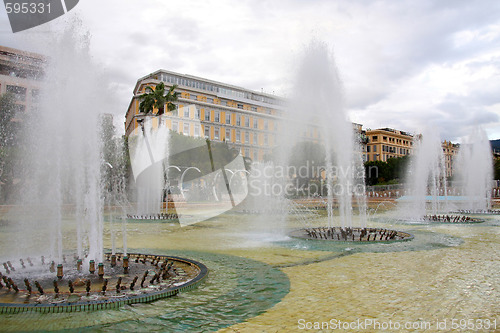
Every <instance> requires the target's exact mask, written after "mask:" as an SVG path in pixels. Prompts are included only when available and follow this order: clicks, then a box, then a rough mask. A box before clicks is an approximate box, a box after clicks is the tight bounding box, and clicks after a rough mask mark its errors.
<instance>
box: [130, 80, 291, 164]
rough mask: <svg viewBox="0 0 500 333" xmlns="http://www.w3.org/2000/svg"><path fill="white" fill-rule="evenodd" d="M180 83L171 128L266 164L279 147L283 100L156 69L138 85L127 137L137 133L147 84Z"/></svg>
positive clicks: (170, 118)
mask: <svg viewBox="0 0 500 333" xmlns="http://www.w3.org/2000/svg"><path fill="white" fill-rule="evenodd" d="M160 82H164V84H165V86H166V87H167V88H169V87H171V86H172V85H174V84H175V85H177V89H176V91H177V92H179V93H180V95H179V99H178V101H177V103H176V104H177V109H176V110H175V111H174V112H168V114H167V115H168V117H167V119H166V124H165V126H167V127H168V128H169V129H171V130H173V131H175V132H178V133H182V134H185V135H190V136H195V137H206V138H208V139H210V140H212V141H224V142H226V143H227V144H228V145H229V146H230V147H232V148H236V149H239V150H240V151H241V153H242V155H243V156H245V157H250V158H252V159H254V160H262V159H263V158H264V156H265V155H266V154H269V153H270V152H271V151H270V149H271V148H272V147H273V146H275V145H276V132H277V129H278V126H279V125H278V119H279V118H280V116H281V114H282V112H283V109H284V103H285V100H284V99H283V98H280V97H277V96H275V95H271V94H266V93H258V92H255V91H251V90H248V89H244V88H241V87H236V86H232V85H228V84H225V83H221V82H216V81H212V80H207V79H203V78H199V77H195V76H191V75H183V74H179V73H174V72H171V71H166V70H158V71H156V72H154V73H151V74H149V75H146V76H144V77H142V78H140V79H139V80H138V81H137V84H136V86H135V88H134V96H133V98H132V100H131V102H130V104H129V108H128V110H127V113H126V116H125V134H126V135H127V136H128V135H130V134H132V133H137V130H138V124H137V115H138V114H139V104H140V99H139V97H140V96H141V95H142V94H143V93H144V92H145V89H146V87H147V86H150V87H155V86H156V85H157V84H158V83H160Z"/></svg>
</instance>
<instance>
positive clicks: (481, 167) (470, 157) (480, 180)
mask: <svg viewBox="0 0 500 333" xmlns="http://www.w3.org/2000/svg"><path fill="white" fill-rule="evenodd" d="M456 163H457V174H458V177H457V179H458V181H457V183H458V187H459V188H460V191H461V193H463V195H464V197H465V200H463V201H462V204H461V207H460V208H461V210H462V211H467V212H470V213H488V212H490V213H495V212H494V211H492V210H491V192H492V189H493V157H492V154H491V146H490V143H489V141H488V137H487V135H486V133H485V132H484V130H483V129H481V128H475V129H474V130H473V132H472V133H471V134H470V136H469V137H468V138H466V140H465V141H464V142H463V143H462V144H461V146H460V151H459V154H458V157H457V162H456Z"/></svg>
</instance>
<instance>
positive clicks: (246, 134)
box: [245, 131, 250, 143]
mask: <svg viewBox="0 0 500 333" xmlns="http://www.w3.org/2000/svg"><path fill="white" fill-rule="evenodd" d="M249 142H250V133H248V131H245V143H249Z"/></svg>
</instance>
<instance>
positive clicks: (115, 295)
mask: <svg viewBox="0 0 500 333" xmlns="http://www.w3.org/2000/svg"><path fill="white" fill-rule="evenodd" d="M42 258H43V257H42ZM19 261H20V263H21V264H20V265H17V266H19V267H17V269H16V268H15V267H14V266H13V264H12V263H11V262H7V263H5V264H4V271H6V273H7V274H5V273H3V272H2V277H1V280H2V282H3V284H2V286H3V287H2V288H1V289H0V314H3V313H8V314H13V313H20V312H29V311H36V312H43V313H58V312H75V311H94V310H103V309H115V308H118V307H121V306H123V305H127V304H136V303H147V302H152V301H156V300H158V299H161V298H165V297H170V296H174V295H177V294H178V293H179V292H181V291H185V290H189V289H191V288H194V287H196V286H197V285H198V284H199V283H200V282H201V281H202V280H203V279H204V278H205V277H206V276H207V274H208V269H207V267H206V266H205V265H203V264H202V263H200V262H197V261H194V260H191V259H186V258H180V257H174V256H166V255H151V254H149V255H148V254H140V253H129V254H128V256H127V257H123V255H122V254H119V253H118V254H116V255H115V256H114V257H113V256H112V255H111V254H106V260H105V262H104V263H102V264H98V265H96V264H95V263H94V269H95V271H94V272H93V273H90V271H88V272H84V269H83V265H81V266H80V271H79V270H78V261H77V260H75V263H74V264H73V265H70V264H65V265H66V266H67V267H63V270H64V275H63V276H62V277H61V278H59V277H58V275H60V274H59V269H58V268H59V266H60V265H58V267H57V269H56V267H55V266H56V265H55V264H53V262H51V263H48V262H44V259H42V260H38V261H39V262H37V263H34V262H33V261H34V260H33V261H32V259H29V258H28V259H26V260H22V259H20V260H19ZM125 262H128V270H127V272H125V268H124V267H125V266H127V265H126V264H125ZM21 265H22V267H21ZM69 266H73V267H71V268H70V267H69ZM88 266H89V267H88V268H87V269H89V270H90V267H92V266H93V265H92V263H90V264H88ZM101 268H102V271H101ZM56 270H57V272H56ZM26 281H27V282H26ZM105 281H106V282H105ZM56 282H57V283H56ZM70 283H71V285H70Z"/></svg>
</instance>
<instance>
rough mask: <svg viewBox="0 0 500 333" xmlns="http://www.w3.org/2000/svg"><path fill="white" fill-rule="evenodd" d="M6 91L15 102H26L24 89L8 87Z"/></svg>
mask: <svg viewBox="0 0 500 333" xmlns="http://www.w3.org/2000/svg"><path fill="white" fill-rule="evenodd" d="M6 91H7V92H8V93H11V94H13V95H14V97H15V98H16V100H17V101H25V100H26V88H24V87H19V86H11V85H8V86H7V90H6Z"/></svg>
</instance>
